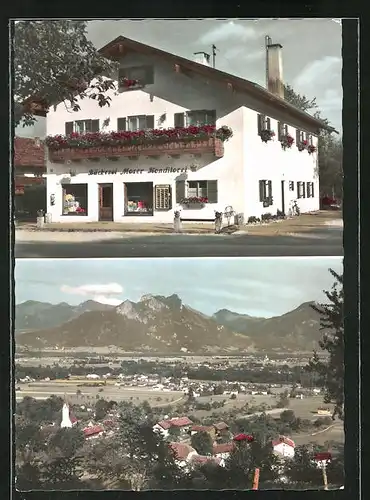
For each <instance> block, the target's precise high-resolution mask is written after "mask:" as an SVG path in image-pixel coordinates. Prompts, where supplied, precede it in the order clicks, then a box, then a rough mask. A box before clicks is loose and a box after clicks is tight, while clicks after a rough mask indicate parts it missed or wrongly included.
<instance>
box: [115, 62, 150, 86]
mask: <svg viewBox="0 0 370 500" xmlns="http://www.w3.org/2000/svg"><path fill="white" fill-rule="evenodd" d="M118 78H119V81H120V83H121V81H122V80H123V79H124V78H127V79H128V80H138V81H139V84H140V85H150V84H152V83H154V68H153V66H135V67H131V68H120V69H119V70H118Z"/></svg>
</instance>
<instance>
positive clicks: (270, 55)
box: [265, 36, 284, 99]
mask: <svg viewBox="0 0 370 500" xmlns="http://www.w3.org/2000/svg"><path fill="white" fill-rule="evenodd" d="M265 42H266V87H267V90H268V91H269V92H271V93H272V94H274V95H276V96H277V97H280V98H281V99H284V84H283V59H282V50H281V49H282V48H283V46H282V45H280V43H272V40H271V38H270V37H269V36H266V37H265Z"/></svg>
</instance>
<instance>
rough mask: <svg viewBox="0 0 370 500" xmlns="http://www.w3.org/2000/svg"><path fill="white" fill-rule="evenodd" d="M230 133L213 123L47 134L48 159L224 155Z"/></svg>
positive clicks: (73, 159) (57, 161) (56, 160)
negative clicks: (123, 130)
mask: <svg viewBox="0 0 370 500" xmlns="http://www.w3.org/2000/svg"><path fill="white" fill-rule="evenodd" d="M231 136H232V131H231V130H230V129H229V128H228V127H221V128H220V129H217V130H216V128H215V127H214V126H212V125H206V126H203V127H187V128H181V129H180V128H178V129H160V130H143V131H138V132H110V133H99V132H98V133H89V134H84V135H79V134H71V135H70V136H54V137H50V136H49V137H47V139H46V145H47V146H48V148H49V159H50V161H52V162H55V163H63V162H67V161H77V162H78V161H81V160H99V159H104V158H107V159H110V160H112V161H113V160H117V159H119V158H120V157H135V158H136V157H138V156H153V157H159V156H162V155H169V156H180V155H183V154H201V155H202V154H208V155H212V156H214V157H215V158H221V157H222V156H223V155H224V144H223V143H224V142H225V141H226V140H228V139H229V138H230V137H231Z"/></svg>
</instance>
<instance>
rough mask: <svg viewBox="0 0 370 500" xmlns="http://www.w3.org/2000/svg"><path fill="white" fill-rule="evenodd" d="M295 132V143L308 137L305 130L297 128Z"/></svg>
mask: <svg viewBox="0 0 370 500" xmlns="http://www.w3.org/2000/svg"><path fill="white" fill-rule="evenodd" d="M295 132H296V143H297V144H299V143H300V142H303V141H305V140H307V138H308V134H307V132H304V131H303V130H299V129H297V130H296V131H295Z"/></svg>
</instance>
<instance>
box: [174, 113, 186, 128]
mask: <svg viewBox="0 0 370 500" xmlns="http://www.w3.org/2000/svg"><path fill="white" fill-rule="evenodd" d="M173 125H174V127H185V114H184V113H175V114H174V117H173Z"/></svg>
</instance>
